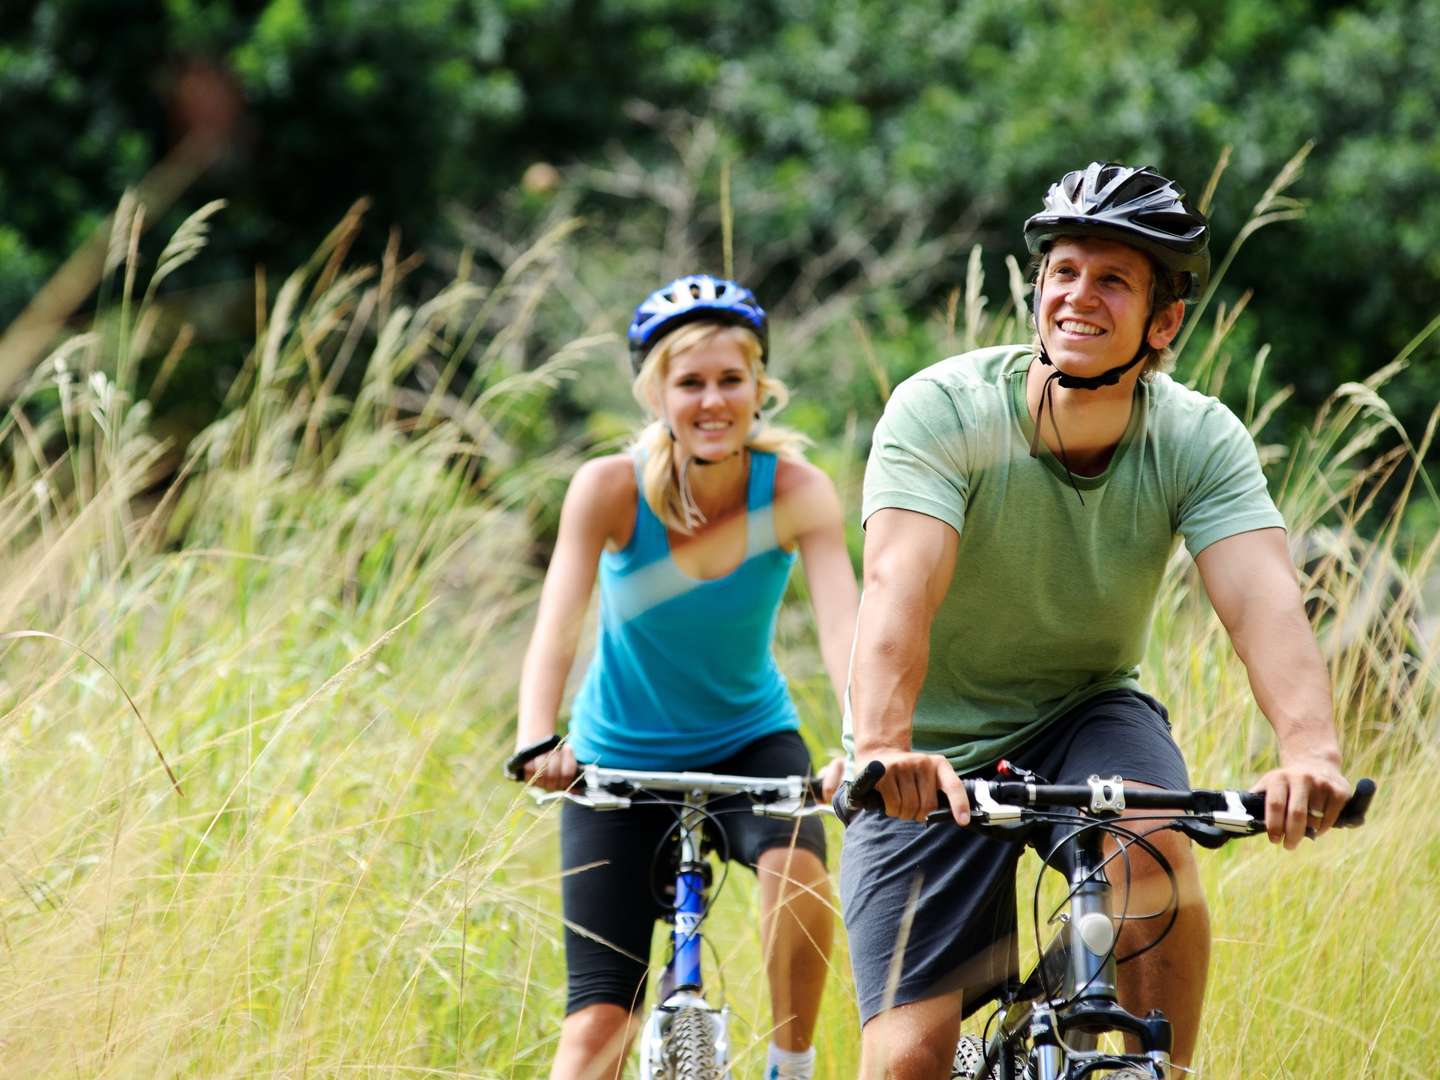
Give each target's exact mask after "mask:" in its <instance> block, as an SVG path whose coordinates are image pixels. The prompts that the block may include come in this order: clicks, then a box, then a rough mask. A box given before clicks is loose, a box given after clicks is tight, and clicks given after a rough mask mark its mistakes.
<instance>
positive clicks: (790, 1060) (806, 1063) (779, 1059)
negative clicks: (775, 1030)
mask: <svg viewBox="0 0 1440 1080" xmlns="http://www.w3.org/2000/svg"><path fill="white" fill-rule="evenodd" d="M814 1075H815V1048H814V1047H813V1046H812V1047H810V1049H809V1050H782V1049H780V1047H778V1046H776V1045H775V1044H774V1043H773V1042H772V1043H771V1044H770V1053H769V1055H768V1056H767V1057H766V1059H765V1080H810V1078H811V1077H812V1076H814Z"/></svg>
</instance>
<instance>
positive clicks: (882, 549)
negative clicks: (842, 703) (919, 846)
mask: <svg viewBox="0 0 1440 1080" xmlns="http://www.w3.org/2000/svg"><path fill="white" fill-rule="evenodd" d="M958 540H959V537H958V536H957V534H956V532H955V530H954V529H953V528H951V527H950V526H949V525H947V524H945V523H944V522H942V521H939V520H938V519H936V518H932V517H928V516H926V515H924V514H918V513H914V512H912V511H909V510H899V509H887V510H879V511H877V512H876V513H874V514H872V515H871V516H870V518H869V520H868V521H867V522H866V525H865V575H864V581H865V589H864V593H863V594H862V596H861V600H860V616H859V619H858V620H857V623H856V631H855V658H854V661H853V662H852V664H851V672H850V710H851V722H852V728H853V731H854V736H855V757H856V760H857V761H858V762H860V763H861V764H864V763H866V762H869V761H880V762H883V763H884V765H885V769H886V772H885V777H884V779H883V780H881V782H880V785H879V788H878V790H879V791H880V794H881V795H882V796H883V797H884V799H885V809H886V812H887V813H889V814H891V815H893V816H895V817H901V818H910V819H913V820H916V821H920V820H924V818H925V816H926V815H927V814H929V813H930V812H931V811H932V810H934V809H935V807H936V805H937V800H936V798H935V792H936V790H937V789H938V790H943V791H945V793H946V795H947V796H948V797H949V799H950V802H951V807H952V810H953V812H954V815H955V819H956V821H958V822H960V823H961V824H964V823H965V822H966V821H968V820H969V810H968V807H967V804H966V801H965V789H964V788H963V787H961V785H960V782H959V779H958V778H957V777H956V775H955V770H954V769H952V768H951V767H950V764H949V762H947V761H946V760H945V759H944V758H943V757H941V756H940V755H938V754H917V753H913V752H912V751H911V747H910V729H911V721H912V717H913V714H914V711H915V702H916V700H917V699H918V698H919V696H920V688H921V686H922V685H923V684H924V682H925V672H926V668H927V666H928V663H929V659H930V624H931V622H932V621H933V620H934V617H935V611H936V609H938V608H939V606H940V602H941V601H942V600H943V599H944V597H945V593H946V592H947V590H948V589H949V587H950V578H951V576H952V574H953V573H954V570H955V551H956V547H957V544H958Z"/></svg>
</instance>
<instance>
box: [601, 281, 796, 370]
mask: <svg viewBox="0 0 1440 1080" xmlns="http://www.w3.org/2000/svg"><path fill="white" fill-rule="evenodd" d="M699 319H709V320H713V321H715V322H722V323H731V324H733V325H735V326H743V327H744V328H745V329H747V330H750V331H752V332H753V333H754V334H755V336H756V337H757V338H759V339H760V362H761V363H762V364H763V363H765V362H766V361H767V359H768V358H769V354H770V322H769V319H768V318H767V317H766V315H765V309H764V308H762V307H761V306H760V305H759V303H758V302H757V301H756V300H755V294H754V293H752V292H751V291H750V290H749V289H747V288H745V286H743V285H741V284H739V283H738V282H734V281H729V280H727V279H725V278H717V277H711V276H710V275H709V274H690V275H687V276H686V277H682V278H676V279H675V280H674V281H672V282H670V284H668V285H666V286H664V287H662V288H659V289H656V290H655V291H654V292H653V293H651V294H650V295H649V296H647V297H646V298H645V299H644V300H642V301H641V302H640V306H639V307H637V308H636V309H635V317H634V318H633V319H631V320H630V330H629V332H628V333H627V334H626V338H627V339H628V340H629V342H630V370H631V371H632V373H634V374H636V375H639V374H640V368H641V366H642V365H643V364H644V363H645V357H646V356H647V355H648V354H649V352H650V348H651V346H652V345H654V344H655V342H656V341H658V340H659V339H660V338H661V337H663V336H664V335H665V334H667V333H669V332H670V331H671V330H674V329H675V328H676V327H678V326H682V325H684V324H685V323H688V322H695V321H696V320H699Z"/></svg>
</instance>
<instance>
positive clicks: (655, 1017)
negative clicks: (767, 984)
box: [505, 737, 832, 1080]
mask: <svg viewBox="0 0 1440 1080" xmlns="http://www.w3.org/2000/svg"><path fill="white" fill-rule="evenodd" d="M557 745H559V739H558V738H556V737H551V738H548V739H545V740H542V741H541V742H538V743H534V744H532V745H531V746H527V747H524V748H522V749H521V750H520V751H518V752H517V753H516V754H515V755H514V756H513V757H511V758H510V759H509V761H507V762H506V764H505V773H506V775H507V776H509V777H510V778H511V779H512V780H521V779H523V772H522V769H523V767H524V765H525V763H526V762H528V761H530V760H532V759H534V758H536V757H539V756H540V755H542V754H546V753H549V752H550V751H551V750H553V749H555V747H556V746H557ZM819 793H820V778H819V777H815V776H784V777H774V776H771V777H752V776H725V775H721V774H718V773H700V772H656V771H646V770H634V769H607V768H602V767H600V766H597V765H584V766H582V767H581V772H580V777H579V780H578V782H577V783H576V784H575V785H573V786H572V787H571V788H570V789H569V790H567V791H553V792H540V791H536V790H534V789H531V794H532V796H533V797H534V798H535V800H536V801H537V802H539V803H548V802H553V801H555V800H557V799H568V800H569V801H571V802H573V803H576V804H578V805H580V806H586V807H590V808H591V809H594V810H625V809H628V808H629V807H630V806H631V805H632V804H633V802H634V801H636V800H637V799H644V800H646V801H647V802H650V803H653V804H657V805H661V806H668V807H670V808H671V809H672V810H673V811H674V812H675V825H674V826H673V831H674V833H675V835H676V837H677V843H676V844H675V845H674V847H673V853H674V867H673V874H674V890H675V892H674V901H673V903H672V904H669V905H668V912H669V913H668V915H667V916H666V917H667V921H669V922H671V923H673V924H674V927H675V929H674V931H673V933H672V934H671V943H670V957H669V959H668V960H667V961H666V964H665V967H664V970H663V971H662V973H661V976H660V987H659V990H658V992H657V994H656V1003H655V1005H654V1006H653V1007H652V1008H651V1010H650V1013H649V1015H648V1016H647V1017H646V1020H645V1025H644V1027H643V1028H642V1029H641V1034H640V1039H639V1049H640V1080H729V1077H730V1067H729V1058H730V1044H729V1034H728V1032H729V1007H728V1006H726V1005H723V1004H722V1005H719V1006H715V1005H711V1004H710V1002H709V1001H708V1000H707V999H706V997H705V981H704V974H703V971H702V965H701V952H702V942H703V940H704V938H703V936H702V935H701V933H700V928H701V926H702V924H703V923H704V921H705V918H706V916H707V915H708V914H709V912H710V908H711V905H712V904H713V902H714V898H715V896H717V895H718V894H719V891H720V889H721V888H722V887H723V885H724V876H723V875H722V877H721V882H720V884H719V885H716V886H714V888H713V889H712V884H713V882H712V878H711V871H710V864H709V862H708V861H707V860H706V858H705V856H706V853H707V851H708V847H707V845H706V843H705V838H704V826H705V823H706V822H707V821H710V820H713V819H714V818H715V816H716V815H715V814H713V813H711V812H710V811H708V810H707V809H706V803H707V802H708V801H709V800H710V799H711V798H712V797H715V796H723V795H744V796H746V797H748V798H749V799H750V802H751V807H750V809H751V812H753V813H757V814H762V815H765V816H769V817H781V818H790V819H798V818H802V817H809V816H811V815H814V814H828V813H831V812H832V809H831V807H830V806H829V805H827V804H825V803H822V802H819V801H818V799H819ZM657 854H658V852H657Z"/></svg>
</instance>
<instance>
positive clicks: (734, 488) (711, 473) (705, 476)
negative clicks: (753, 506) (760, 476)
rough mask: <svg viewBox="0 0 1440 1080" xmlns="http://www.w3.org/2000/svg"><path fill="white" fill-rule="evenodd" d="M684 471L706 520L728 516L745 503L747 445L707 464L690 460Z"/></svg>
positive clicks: (748, 461)
mask: <svg viewBox="0 0 1440 1080" xmlns="http://www.w3.org/2000/svg"><path fill="white" fill-rule="evenodd" d="M688 471H689V478H690V492H691V494H692V495H694V497H695V505H696V506H697V507H699V509H700V512H701V513H702V514H704V515H705V517H706V518H707V519H708V520H710V521H715V520H716V519H717V518H721V517H725V516H728V515H729V514H732V513H734V512H735V511H736V510H738V509H740V508H741V507H743V506H744V505H745V495H746V490H747V488H748V486H749V485H748V481H749V478H750V451H749V450H748V449H742V450H741V451H740V452H739V453H738V454H734V455H732V456H730V457H728V458H726V459H725V460H724V461H716V462H713V463H711V464H708V465H702V464H700V463H699V462H697V461H693V460H692V461H691V462H690V468H689V470H688Z"/></svg>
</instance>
